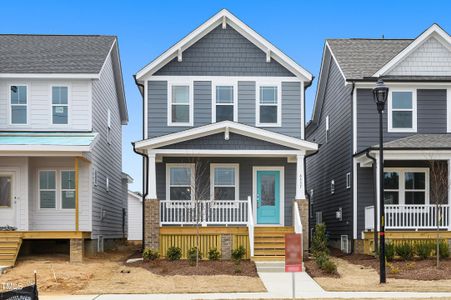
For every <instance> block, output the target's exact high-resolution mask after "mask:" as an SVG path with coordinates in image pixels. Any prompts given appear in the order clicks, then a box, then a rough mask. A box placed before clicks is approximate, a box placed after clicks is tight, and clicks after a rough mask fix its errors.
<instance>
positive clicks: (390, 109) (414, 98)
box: [387, 88, 418, 132]
mask: <svg viewBox="0 0 451 300" xmlns="http://www.w3.org/2000/svg"><path fill="white" fill-rule="evenodd" d="M393 92H395V93H396V92H409V93H412V108H411V109H395V111H409V112H410V111H411V112H412V128H393V115H392V114H393V111H394V109H393ZM387 121H388V126H387V128H388V132H417V123H418V122H417V90H416V89H411V88H399V89H395V90H392V89H390V91H389V94H388V116H387Z"/></svg>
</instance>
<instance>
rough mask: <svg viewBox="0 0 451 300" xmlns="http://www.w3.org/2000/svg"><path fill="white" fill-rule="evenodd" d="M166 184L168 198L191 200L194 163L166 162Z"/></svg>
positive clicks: (192, 195) (192, 196)
mask: <svg viewBox="0 0 451 300" xmlns="http://www.w3.org/2000/svg"><path fill="white" fill-rule="evenodd" d="M166 184H167V186H166V197H167V198H168V197H169V200H193V198H194V164H167V166H166Z"/></svg>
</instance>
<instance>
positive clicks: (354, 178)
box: [351, 157, 358, 240]
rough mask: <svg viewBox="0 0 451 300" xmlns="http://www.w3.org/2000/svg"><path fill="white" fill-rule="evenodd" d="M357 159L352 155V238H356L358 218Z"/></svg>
mask: <svg viewBox="0 0 451 300" xmlns="http://www.w3.org/2000/svg"><path fill="white" fill-rule="evenodd" d="M357 167H358V165H357V160H356V158H355V157H354V158H353V159H352V175H351V176H352V187H351V188H352V218H353V222H352V223H353V226H352V227H353V228H352V229H353V230H352V236H353V238H354V240H356V239H357V227H358V226H357V225H358V224H357V222H358V218H357V197H358V196H357V195H358V193H357V192H358V186H357Z"/></svg>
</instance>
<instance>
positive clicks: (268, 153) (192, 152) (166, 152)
mask: <svg viewBox="0 0 451 300" xmlns="http://www.w3.org/2000/svg"><path fill="white" fill-rule="evenodd" d="M151 151H152V153H154V154H157V155H163V156H207V157H208V156H210V157H213V156H217V157H230V156H243V157H253V156H261V157H288V156H293V157H294V158H295V156H296V155H298V154H299V153H300V151H299V150H213V149H212V150H206V149H155V150H151ZM301 153H304V152H301ZM289 162H290V163H292V162H295V160H293V161H289Z"/></svg>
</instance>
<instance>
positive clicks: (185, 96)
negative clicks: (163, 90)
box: [168, 82, 194, 126]
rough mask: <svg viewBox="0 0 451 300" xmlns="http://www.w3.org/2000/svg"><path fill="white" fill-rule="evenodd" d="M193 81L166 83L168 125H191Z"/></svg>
mask: <svg viewBox="0 0 451 300" xmlns="http://www.w3.org/2000/svg"><path fill="white" fill-rule="evenodd" d="M193 117H194V116H193V83H192V82H189V83H188V82H170V83H169V84H168V126H193Z"/></svg>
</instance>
